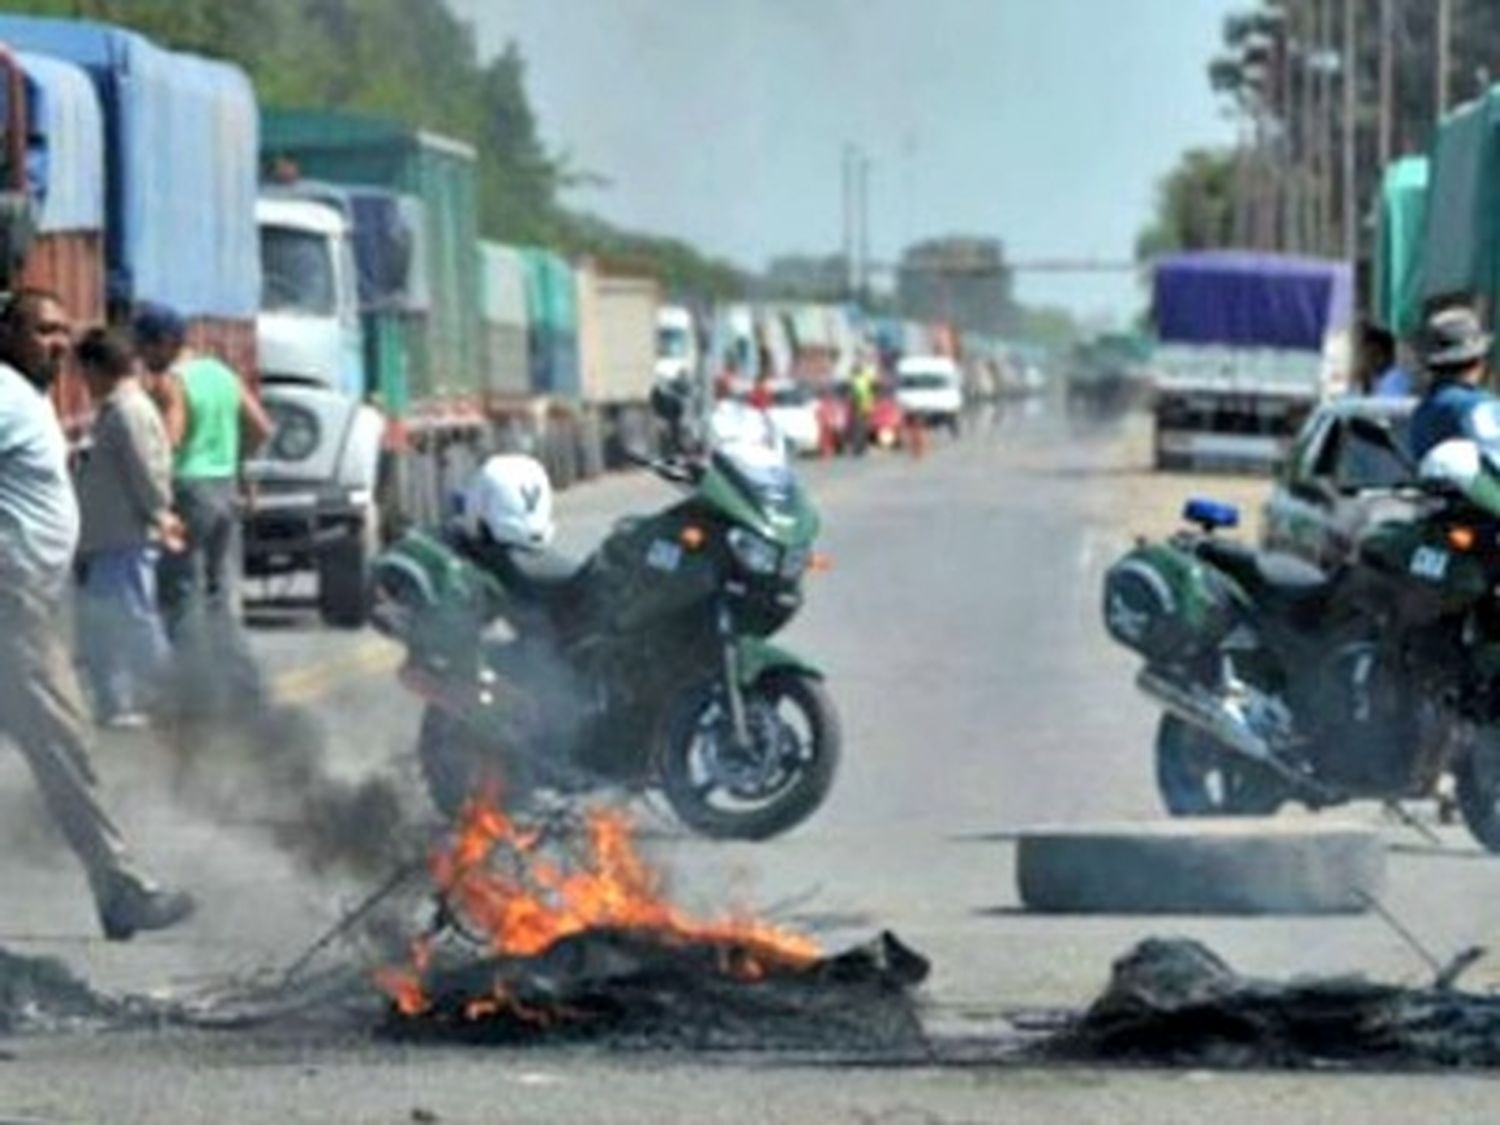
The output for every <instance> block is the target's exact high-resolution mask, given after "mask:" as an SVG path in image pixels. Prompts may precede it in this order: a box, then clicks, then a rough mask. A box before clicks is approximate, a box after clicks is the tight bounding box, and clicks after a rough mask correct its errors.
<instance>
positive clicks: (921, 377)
mask: <svg viewBox="0 0 1500 1125" xmlns="http://www.w3.org/2000/svg"><path fill="white" fill-rule="evenodd" d="M896 401H897V402H898V403H900V404H901V409H902V410H903V411H904V412H905V413H906V416H907V417H908V418H911V419H913V420H915V421H920V422H922V423H923V424H924V425H939V426H945V427H947V428H948V429H949V430H951V431H953V432H954V433H955V434H956V433H958V429H959V419H960V417H961V416H962V414H963V411H964V391H963V375H962V373H961V372H960V371H959V369H958V364H956V363H955V362H953V360H951V359H949V358H948V357H947V356H941V355H921V356H907V357H906V358H905V359H903V360H902V361H901V362H900V363H899V364H897V366H896Z"/></svg>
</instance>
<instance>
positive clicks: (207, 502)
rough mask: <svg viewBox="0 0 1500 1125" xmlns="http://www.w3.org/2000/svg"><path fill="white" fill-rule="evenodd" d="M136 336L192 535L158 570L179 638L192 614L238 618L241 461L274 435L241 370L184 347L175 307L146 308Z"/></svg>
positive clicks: (173, 630) (170, 622)
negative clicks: (239, 371) (165, 429)
mask: <svg viewBox="0 0 1500 1125" xmlns="http://www.w3.org/2000/svg"><path fill="white" fill-rule="evenodd" d="M135 341H136V349H137V351H138V352H139V353H140V357H141V360H142V362H143V363H144V364H145V366H146V370H147V371H148V372H149V373H150V375H151V379H152V383H153V386H154V394H155V397H156V400H157V403H158V404H159V405H160V407H161V410H162V415H163V417H164V418H165V420H166V424H167V435H168V437H170V439H171V441H172V448H173V450H174V457H173V472H172V478H173V489H174V492H175V496H176V503H177V512H178V515H179V516H181V518H182V522H183V524H184V525H185V530H186V533H187V549H186V550H185V551H182V552H180V553H177V554H173V555H169V556H167V557H166V559H165V560H164V561H163V570H162V584H161V595H162V605H163V608H164V609H165V611H166V616H167V627H168V630H169V631H170V632H171V633H172V635H173V638H174V639H176V638H178V637H179V635H180V633H181V630H182V628H183V625H184V624H185V623H186V622H187V621H189V620H190V619H192V618H193V617H195V616H196V617H201V618H202V619H203V620H204V622H205V623H209V622H214V621H219V622H223V621H238V620H239V613H240V598H239V573H240V567H241V563H242V559H241V553H242V551H243V548H242V546H241V537H240V510H239V508H240V505H239V490H240V481H239V475H240V463H241V460H242V458H243V457H245V456H246V455H248V454H250V453H253V452H255V450H256V449H258V448H259V447H260V445H261V443H263V442H264V441H265V440H266V438H268V437H269V436H270V433H271V421H270V419H269V418H268V417H267V416H266V413H265V410H264V408H263V407H262V406H261V405H260V403H259V402H258V401H257V400H256V398H255V396H254V395H252V394H250V393H249V391H248V390H247V389H246V388H245V386H244V384H243V383H242V382H241V380H240V377H239V375H237V374H236V373H235V372H234V371H233V370H231V369H230V368H229V367H228V366H226V365H225V364H224V363H222V362H220V361H219V360H218V359H216V358H214V357H213V356H208V355H197V354H194V353H193V352H192V351H190V350H189V349H188V347H187V330H186V324H185V323H184V321H183V319H182V317H181V316H179V315H178V314H177V313H176V312H175V311H174V310H172V309H170V308H167V307H165V306H162V305H147V306H144V307H143V308H142V309H141V310H140V311H139V312H138V313H137V315H136V318H135Z"/></svg>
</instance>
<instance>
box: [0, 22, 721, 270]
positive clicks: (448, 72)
mask: <svg viewBox="0 0 1500 1125" xmlns="http://www.w3.org/2000/svg"><path fill="white" fill-rule="evenodd" d="M5 7H6V8H7V10H9V11H12V12H16V13H22V14H29V15H47V16H63V17H80V18H85V19H96V20H102V21H105V22H108V23H113V24H118V25H120V26H123V27H129V28H133V29H135V30H137V31H140V32H143V33H144V34H146V35H149V36H150V37H151V38H153V39H155V40H157V41H158V42H160V43H162V44H164V45H166V46H169V47H173V48H176V49H179V50H186V51H193V52H196V53H200V54H205V55H211V56H215V57H218V58H225V59H229V60H232V61H233V62H236V63H238V64H239V65H240V66H242V67H244V68H245V70H246V71H247V72H249V74H250V76H251V78H252V79H253V80H254V82H255V86H256V90H257V93H258V95H259V97H260V99H261V102H262V104H264V105H267V106H273V107H277V108H287V109H295V108H305V107H313V108H319V109H340V110H352V111H356V112H360V113H368V114H371V115H373V116H378V117H384V118H389V119H391V120H394V121H398V122H401V123H403V124H405V125H409V126H412V127H417V128H423V129H430V130H433V131H435V132H439V133H446V134H448V135H450V136H454V137H459V138H462V139H465V140H469V141H472V142H473V143H474V144H475V145H476V146H477V148H478V150H479V153H480V226H481V229H482V230H483V231H484V234H485V236H486V237H488V238H493V239H497V240H500V241H504V242H510V243H517V244H538V245H548V246H552V247H554V248H556V249H559V250H562V251H564V252H565V253H591V254H595V255H598V256H600V257H601V258H604V259H606V260H608V261H610V262H612V263H619V264H620V265H621V266H629V267H630V268H633V269H639V270H643V271H645V272H649V273H653V274H656V275H657V276H658V277H660V278H661V279H662V281H663V283H664V284H666V285H667V286H668V287H669V288H670V289H672V290H674V291H688V292H696V293H703V294H705V295H712V296H728V295H737V294H738V293H740V292H741V291H742V289H743V287H744V278H743V276H742V275H741V274H740V273H739V272H738V271H737V270H736V269H735V268H734V267H732V266H730V265H729V264H727V263H724V262H720V261H715V260H712V259H709V258H706V257H705V256H703V255H702V254H700V253H698V252H697V251H696V250H695V249H694V248H693V247H691V246H689V245H687V244H686V243H683V242H680V241H677V240H674V239H667V238H657V237H653V236H649V235H641V234H632V233H630V232H627V231H622V230H619V229H617V228H615V227H613V226H610V225H608V224H606V223H603V222H601V221H600V220H598V219H596V218H593V217H591V216H587V215H579V214H576V213H574V212H572V211H570V210H568V209H567V208H566V207H564V206H563V204H562V202H561V200H560V193H561V192H562V190H563V189H565V188H566V187H568V186H569V185H570V184H571V183H573V182H575V181H576V180H577V178H578V174H577V173H576V172H575V171H574V170H571V169H569V168H568V167H567V166H566V164H565V162H564V161H562V160H560V159H559V158H558V157H557V156H555V155H554V154H552V153H550V152H549V151H548V150H547V147H546V145H545V144H544V143H543V142H542V139H541V136H540V134H539V132H538V129H537V122H536V116H535V114H534V113H533V112H532V109H531V104H530V102H529V100H528V99H527V96H526V83H525V79H526V65H525V61H524V59H523V58H522V57H521V52H520V50H519V49H518V48H517V47H516V45H515V44H514V43H512V44H510V45H509V46H507V47H506V49H505V50H504V51H503V52H502V53H501V54H500V55H498V56H497V57H495V58H493V59H491V60H489V61H487V62H485V61H481V59H480V57H479V52H478V49H477V47H476V45H475V42H474V37H473V34H472V32H471V30H470V28H469V26H468V25H467V24H466V23H465V22H463V21H462V20H460V19H458V18H457V17H456V16H455V15H454V14H453V13H452V12H451V11H450V10H449V8H448V7H447V5H446V4H444V3H443V0H8V2H7V3H6V5H5Z"/></svg>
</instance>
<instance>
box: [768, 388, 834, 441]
mask: <svg viewBox="0 0 1500 1125" xmlns="http://www.w3.org/2000/svg"><path fill="white" fill-rule="evenodd" d="M766 413H767V414H769V415H770V416H771V422H772V424H774V425H775V427H776V429H777V430H779V431H780V433H781V436H782V437H783V438H784V439H785V440H786V443H787V447H788V448H789V449H790V450H791V452H792V453H794V454H797V455H799V456H811V455H812V454H815V453H817V452H818V448H819V446H820V445H821V444H822V436H823V435H822V426H821V424H820V423H819V421H818V403H817V400H816V399H814V398H813V396H812V395H811V394H810V393H809V392H808V390H807V388H806V387H803V386H800V385H799V384H796V383H783V384H781V385H779V386H776V387H773V388H772V390H771V407H770V409H769V410H767V411H766Z"/></svg>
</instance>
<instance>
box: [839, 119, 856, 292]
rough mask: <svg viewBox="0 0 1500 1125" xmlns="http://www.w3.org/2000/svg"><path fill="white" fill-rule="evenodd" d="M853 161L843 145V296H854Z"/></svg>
mask: <svg viewBox="0 0 1500 1125" xmlns="http://www.w3.org/2000/svg"><path fill="white" fill-rule="evenodd" d="M854 160H855V151H854V146H853V145H852V144H846V145H844V163H843V168H842V169H841V171H842V175H843V191H844V296H845V298H846V299H847V298H851V297H853V296H854V286H855V267H854V209H855V199H854V190H855V189H854Z"/></svg>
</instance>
